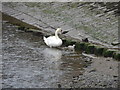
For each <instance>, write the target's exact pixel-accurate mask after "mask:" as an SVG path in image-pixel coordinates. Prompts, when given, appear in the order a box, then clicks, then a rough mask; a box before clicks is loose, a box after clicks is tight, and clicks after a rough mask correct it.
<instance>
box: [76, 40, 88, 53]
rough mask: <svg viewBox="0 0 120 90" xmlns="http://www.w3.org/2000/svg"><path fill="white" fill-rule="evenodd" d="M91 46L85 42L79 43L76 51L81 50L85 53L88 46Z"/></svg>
mask: <svg viewBox="0 0 120 90" xmlns="http://www.w3.org/2000/svg"><path fill="white" fill-rule="evenodd" d="M88 45H89V43H85V42H78V43H76V44H75V50H76V51H78V50H81V51H85V50H86V48H87V46H88Z"/></svg>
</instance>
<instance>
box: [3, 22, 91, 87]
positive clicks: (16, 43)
mask: <svg viewBox="0 0 120 90" xmlns="http://www.w3.org/2000/svg"><path fill="white" fill-rule="evenodd" d="M2 48H3V60H2V63H3V67H2V69H3V82H2V83H3V88H10V87H12V88H31V87H32V88H55V87H58V84H62V85H64V87H67V86H68V85H69V82H70V81H71V78H72V77H74V76H77V75H79V74H81V73H83V72H84V68H85V67H86V66H88V64H87V63H88V62H90V58H88V57H85V56H83V55H82V54H80V53H77V52H75V51H74V50H69V49H66V48H65V47H60V48H49V47H47V46H46V45H45V44H44V42H43V40H42V37H41V36H35V35H34V34H32V33H30V32H24V31H21V30H18V29H17V26H14V25H12V24H10V23H7V22H5V21H3V41H2ZM86 61H88V62H87V63H86ZM89 64H90V63H89Z"/></svg>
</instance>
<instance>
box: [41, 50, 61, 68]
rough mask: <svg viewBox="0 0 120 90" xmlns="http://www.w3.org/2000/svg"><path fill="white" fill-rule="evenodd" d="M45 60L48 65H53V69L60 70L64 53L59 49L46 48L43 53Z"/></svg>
mask: <svg viewBox="0 0 120 90" xmlns="http://www.w3.org/2000/svg"><path fill="white" fill-rule="evenodd" d="M43 54H44V58H45V60H46V61H47V63H49V64H52V66H51V67H53V68H54V67H55V68H56V69H59V65H60V61H61V57H62V51H61V50H59V49H57V48H45V49H44V51H43Z"/></svg>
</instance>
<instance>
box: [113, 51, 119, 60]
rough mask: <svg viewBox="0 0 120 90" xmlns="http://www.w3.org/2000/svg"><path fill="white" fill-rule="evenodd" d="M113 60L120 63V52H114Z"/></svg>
mask: <svg viewBox="0 0 120 90" xmlns="http://www.w3.org/2000/svg"><path fill="white" fill-rule="evenodd" d="M113 58H114V59H116V60H118V61H120V52H114V54H113Z"/></svg>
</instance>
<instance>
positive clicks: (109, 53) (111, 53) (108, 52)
mask: <svg viewBox="0 0 120 90" xmlns="http://www.w3.org/2000/svg"><path fill="white" fill-rule="evenodd" d="M114 52H115V51H113V50H106V51H105V52H103V56H104V57H113V54H114Z"/></svg>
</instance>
